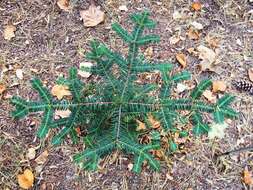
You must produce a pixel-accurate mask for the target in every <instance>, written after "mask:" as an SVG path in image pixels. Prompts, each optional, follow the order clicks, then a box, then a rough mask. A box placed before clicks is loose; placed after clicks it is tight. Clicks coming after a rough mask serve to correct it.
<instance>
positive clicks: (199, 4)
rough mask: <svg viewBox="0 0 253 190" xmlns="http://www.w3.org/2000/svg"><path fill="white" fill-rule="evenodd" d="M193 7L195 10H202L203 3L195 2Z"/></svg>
mask: <svg viewBox="0 0 253 190" xmlns="http://www.w3.org/2000/svg"><path fill="white" fill-rule="evenodd" d="M191 7H192V9H193V10H194V11H200V10H201V8H202V5H201V3H200V2H193V3H192V6H191Z"/></svg>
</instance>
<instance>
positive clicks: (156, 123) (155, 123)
mask: <svg viewBox="0 0 253 190" xmlns="http://www.w3.org/2000/svg"><path fill="white" fill-rule="evenodd" d="M148 121H149V122H150V123H151V127H152V128H153V129H157V128H159V127H160V126H161V124H160V122H159V121H157V120H155V118H154V116H153V115H152V114H151V113H149V114H148Z"/></svg>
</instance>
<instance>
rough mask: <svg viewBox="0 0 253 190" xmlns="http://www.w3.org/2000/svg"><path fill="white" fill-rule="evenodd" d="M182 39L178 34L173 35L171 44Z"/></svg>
mask: <svg viewBox="0 0 253 190" xmlns="http://www.w3.org/2000/svg"><path fill="white" fill-rule="evenodd" d="M180 40H181V39H180V37H179V36H177V35H174V36H171V37H170V39H169V41H170V44H173V45H174V44H176V43H178V42H179V41H180Z"/></svg>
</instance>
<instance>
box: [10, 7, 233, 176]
mask: <svg viewBox="0 0 253 190" xmlns="http://www.w3.org/2000/svg"><path fill="white" fill-rule="evenodd" d="M130 18H131V20H132V22H133V24H134V26H133V30H132V31H131V32H130V33H129V32H128V31H127V30H125V29H123V28H122V27H121V26H120V25H119V24H118V23H114V24H112V29H113V30H114V31H115V32H116V33H117V34H118V35H119V37H120V38H121V39H122V40H123V41H124V42H125V43H126V44H127V45H128V47H129V49H128V54H127V55H126V56H123V55H122V54H121V53H119V52H115V51H113V50H111V49H110V48H108V47H107V46H105V45H104V44H103V43H100V42H98V41H92V42H91V49H90V52H89V53H87V56H86V58H87V59H88V60H90V61H92V62H94V63H95V64H94V66H92V67H91V68H90V72H91V74H92V75H97V76H100V78H101V80H100V81H99V83H95V82H90V83H87V84H84V83H83V82H82V81H81V80H79V79H78V77H77V69H76V68H70V70H69V76H68V78H61V79H60V80H59V81H58V83H60V84H64V85H67V86H68V87H69V90H70V91H71V94H72V98H71V99H64V100H57V99H55V98H54V97H53V96H52V95H51V94H50V92H49V90H48V89H47V88H46V87H44V86H43V84H42V82H41V81H40V80H39V79H33V80H32V81H31V83H32V87H33V88H34V89H35V90H36V91H37V92H38V94H39V96H40V99H39V100H38V101H27V100H24V99H22V98H20V97H13V98H12V99H11V103H12V104H13V105H14V106H15V107H16V110H15V111H13V112H12V116H13V117H14V118H19V119H20V118H23V117H25V116H26V115H28V114H29V113H33V112H40V113H41V112H43V116H42V120H41V124H40V126H39V129H38V133H37V135H38V137H39V138H45V137H46V135H47V133H48V132H49V131H50V130H54V131H55V136H54V137H53V139H52V144H54V145H59V144H60V143H62V141H63V140H64V139H65V138H68V137H70V138H71V139H72V141H73V143H78V142H79V139H80V135H78V134H77V130H76V128H77V127H80V128H81V130H82V131H85V133H84V135H82V136H81V138H82V141H83V142H84V143H85V149H84V151H83V152H79V153H77V154H76V155H74V160H75V162H77V163H80V165H81V166H82V167H83V168H85V169H89V170H95V169H96V168H97V166H98V162H99V160H100V159H101V158H103V157H104V156H105V155H107V154H110V153H111V152H113V151H115V150H119V151H122V152H123V153H126V154H132V155H133V156H134V166H133V171H134V172H137V173H138V172H140V171H141V168H142V164H143V162H144V161H145V160H146V161H147V162H148V164H149V165H150V166H151V168H153V169H154V170H159V168H160V164H159V162H158V160H156V159H155V157H154V156H153V155H152V154H151V151H152V150H157V149H160V147H161V141H160V137H161V135H160V132H158V131H157V130H155V129H153V128H151V127H150V128H147V129H146V130H147V131H148V132H149V133H150V134H151V136H152V139H151V141H150V142H149V143H148V144H142V143H140V142H139V137H140V135H142V133H143V131H139V130H136V129H137V127H138V125H139V124H138V122H139V121H142V122H143V123H145V124H147V126H149V125H150V123H149V119H148V117H150V115H152V117H153V118H155V119H156V120H158V121H159V122H160V124H161V128H162V131H163V134H169V133H173V132H175V131H178V130H179V129H177V124H178V123H181V122H190V123H192V126H193V128H192V130H193V133H194V134H196V135H200V134H204V133H206V132H208V130H209V126H208V124H207V123H205V121H204V120H203V119H202V115H203V114H204V113H210V114H212V115H213V119H214V121H215V122H216V123H223V122H224V118H226V117H229V118H234V117H236V116H237V113H236V112H235V111H234V110H233V109H232V108H230V107H229V104H230V103H231V102H232V101H233V100H234V97H233V96H231V95H228V94H227V95H224V96H223V97H222V98H220V99H219V100H218V101H217V103H214V104H208V103H207V102H205V101H204V100H202V99H201V95H202V92H203V91H204V90H206V89H207V88H209V87H210V85H211V84H212V82H211V81H210V80H204V81H202V82H200V83H199V84H198V85H197V86H196V87H195V89H193V90H192V92H191V94H189V96H188V97H187V98H178V99H176V98H172V96H171V89H172V87H173V86H174V85H175V84H176V83H177V82H179V81H182V80H188V79H190V74H189V73H188V72H181V73H177V74H174V75H173V74H171V73H172V72H171V70H172V68H173V65H172V64H170V63H168V62H158V63H157V62H155V63H150V62H149V61H146V60H145V59H144V58H143V56H141V54H140V53H139V50H140V47H141V46H145V45H147V44H150V43H157V42H158V41H159V37H158V36H157V35H153V34H151V35H144V33H143V32H144V29H153V28H154V27H155V25H156V24H155V22H154V21H152V20H151V19H149V13H148V12H147V11H144V12H142V13H137V14H132V15H131V16H130ZM115 66H116V67H117V69H118V72H117V73H115V72H114V69H113V68H115ZM153 71H159V72H160V75H161V80H162V84H161V85H157V84H139V83H137V82H136V81H137V78H138V75H139V74H141V73H144V72H153ZM151 92H156V95H152V96H151V95H150V94H151ZM153 94H154V93H153ZM56 110H70V111H71V114H70V115H69V117H67V118H60V119H54V112H55V111H56ZM180 110H187V114H186V115H185V114H184V115H182V114H181V111H180Z"/></svg>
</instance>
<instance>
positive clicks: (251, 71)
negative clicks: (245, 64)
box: [248, 68, 253, 82]
mask: <svg viewBox="0 0 253 190" xmlns="http://www.w3.org/2000/svg"><path fill="white" fill-rule="evenodd" d="M248 75H249V80H250V81H251V82H253V68H250V69H249V70H248Z"/></svg>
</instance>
